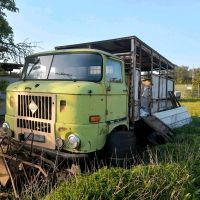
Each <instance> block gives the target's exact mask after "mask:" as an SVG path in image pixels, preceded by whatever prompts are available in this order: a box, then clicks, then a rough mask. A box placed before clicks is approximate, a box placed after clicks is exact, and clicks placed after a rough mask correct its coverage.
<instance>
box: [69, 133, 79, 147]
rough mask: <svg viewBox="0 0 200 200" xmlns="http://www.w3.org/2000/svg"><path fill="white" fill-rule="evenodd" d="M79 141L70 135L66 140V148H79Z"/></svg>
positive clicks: (76, 137)
mask: <svg viewBox="0 0 200 200" xmlns="http://www.w3.org/2000/svg"><path fill="white" fill-rule="evenodd" d="M80 143H81V140H80V138H79V137H78V136H76V135H74V134H71V135H69V137H68V139H67V146H68V147H69V148H71V149H76V148H78V147H79V146H80Z"/></svg>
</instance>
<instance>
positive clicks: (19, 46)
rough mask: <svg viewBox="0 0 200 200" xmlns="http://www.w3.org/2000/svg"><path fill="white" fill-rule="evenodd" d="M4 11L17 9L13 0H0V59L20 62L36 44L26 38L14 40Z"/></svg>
mask: <svg viewBox="0 0 200 200" xmlns="http://www.w3.org/2000/svg"><path fill="white" fill-rule="evenodd" d="M5 11H9V12H18V11H19V9H18V8H17V7H16V4H15V1H14V0H0V60H2V61H4V62H7V61H8V60H11V61H14V62H17V63H22V62H23V60H24V57H25V56H27V55H29V54H30V53H32V52H33V48H34V47H36V46H37V44H36V43H31V42H27V41H26V40H25V41H23V42H20V43H15V42H14V33H13V30H12V27H11V26H10V25H9V23H8V21H7V19H6V17H7V16H6V12H5Z"/></svg>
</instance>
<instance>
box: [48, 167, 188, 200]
mask: <svg viewBox="0 0 200 200" xmlns="http://www.w3.org/2000/svg"><path fill="white" fill-rule="evenodd" d="M189 179H190V176H189V173H188V171H187V169H185V167H184V166H181V165H179V164H175V163H171V164H165V165H147V166H144V165H138V166H135V167H133V168H131V169H122V168H121V169H120V168H110V169H107V168H102V169H100V170H98V171H97V172H95V173H93V174H91V175H80V176H78V177H77V178H76V179H73V180H71V181H68V182H65V183H63V184H61V186H60V187H59V188H57V190H56V191H55V192H54V193H52V195H50V196H49V197H48V198H47V199H50V200H51V199H74V200H75V199H105V200H106V199H163V198H165V199H186V198H187V197H189V196H190V194H189V193H188V191H189V188H190V184H189Z"/></svg>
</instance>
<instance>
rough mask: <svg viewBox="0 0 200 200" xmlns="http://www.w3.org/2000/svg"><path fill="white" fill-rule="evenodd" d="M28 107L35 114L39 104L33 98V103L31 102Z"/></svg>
mask: <svg viewBox="0 0 200 200" xmlns="http://www.w3.org/2000/svg"><path fill="white" fill-rule="evenodd" d="M28 107H29V109H30V110H31V112H32V114H34V113H35V112H36V111H37V109H38V106H37V105H36V104H35V102H34V101H33V100H31V103H30V104H29V106H28Z"/></svg>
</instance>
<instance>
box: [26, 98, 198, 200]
mask: <svg viewBox="0 0 200 200" xmlns="http://www.w3.org/2000/svg"><path fill="white" fill-rule="evenodd" d="M181 104H182V105H184V106H186V107H187V108H188V110H189V112H190V113H191V115H192V117H193V122H192V123H191V124H190V125H187V126H184V127H183V128H180V129H176V130H175V133H176V134H175V136H174V138H173V141H171V142H170V143H167V144H165V145H159V146H155V147H147V150H146V151H145V152H144V153H143V154H142V155H140V162H139V164H136V165H135V166H133V167H132V168H130V169H122V168H107V167H103V168H101V169H99V170H97V171H96V172H93V173H86V174H78V175H76V176H75V177H74V178H72V179H69V180H66V181H64V182H61V183H59V184H58V185H57V186H56V187H53V188H52V187H51V186H49V187H45V188H44V187H41V185H38V186H37V185H36V186H33V187H32V188H25V189H24V191H23V198H24V199H45V200H54V199H56V200H59V199H60V200H62V199H69V200H70V199H74V200H77V199H84V200H86V199H102V200H104V199H113V200H114V199H119V200H121V199H139V200H146V199H149V200H152V199H161V200H165V199H166V200H168V199H173V200H177V199H185V200H187V199H199V198H200V118H199V116H200V100H198V99H188V100H182V101H181ZM49 191H50V193H49ZM48 193H49V194H48Z"/></svg>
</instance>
